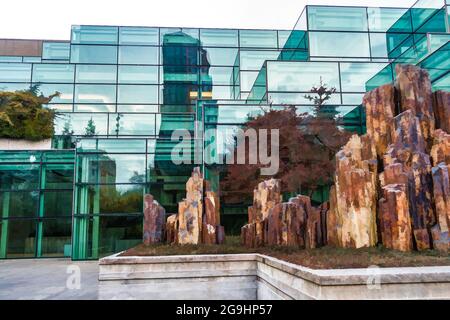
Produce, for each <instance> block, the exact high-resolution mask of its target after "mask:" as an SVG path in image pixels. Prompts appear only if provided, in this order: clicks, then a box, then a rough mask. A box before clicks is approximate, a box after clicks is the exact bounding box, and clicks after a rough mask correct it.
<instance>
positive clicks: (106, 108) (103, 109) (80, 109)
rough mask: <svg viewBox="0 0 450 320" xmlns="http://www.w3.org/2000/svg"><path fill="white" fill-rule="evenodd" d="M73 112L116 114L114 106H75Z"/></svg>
mask: <svg viewBox="0 0 450 320" xmlns="http://www.w3.org/2000/svg"><path fill="white" fill-rule="evenodd" d="M74 111H75V112H116V105H115V104H76V105H74Z"/></svg>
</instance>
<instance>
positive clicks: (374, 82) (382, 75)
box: [366, 64, 394, 91]
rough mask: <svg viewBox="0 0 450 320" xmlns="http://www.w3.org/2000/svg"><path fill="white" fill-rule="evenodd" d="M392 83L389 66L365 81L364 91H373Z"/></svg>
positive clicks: (390, 67) (390, 66)
mask: <svg viewBox="0 0 450 320" xmlns="http://www.w3.org/2000/svg"><path fill="white" fill-rule="evenodd" d="M393 81H394V80H393V75H392V65H390V64H389V65H387V66H386V67H384V68H383V69H382V70H381V71H379V72H378V73H377V74H376V75H375V76H373V77H372V78H371V79H369V80H368V81H367V83H366V91H370V90H373V89H375V88H378V87H379V86H382V85H384V84H388V83H392V82H393Z"/></svg>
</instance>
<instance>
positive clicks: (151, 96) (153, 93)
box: [117, 85, 158, 104]
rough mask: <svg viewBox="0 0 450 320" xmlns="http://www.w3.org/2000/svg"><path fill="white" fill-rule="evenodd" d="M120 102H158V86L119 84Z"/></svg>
mask: <svg viewBox="0 0 450 320" xmlns="http://www.w3.org/2000/svg"><path fill="white" fill-rule="evenodd" d="M117 90H118V93H117V94H118V99H117V101H118V103H134V104H136V103H137V104H139V103H158V86H155V85H119V86H118V89H117Z"/></svg>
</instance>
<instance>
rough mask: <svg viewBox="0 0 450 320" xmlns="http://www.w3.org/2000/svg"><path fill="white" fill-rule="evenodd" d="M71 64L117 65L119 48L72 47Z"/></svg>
mask: <svg viewBox="0 0 450 320" xmlns="http://www.w3.org/2000/svg"><path fill="white" fill-rule="evenodd" d="M70 62H71V63H102V64H116V63H117V47H116V46H87V45H72V46H71V55H70Z"/></svg>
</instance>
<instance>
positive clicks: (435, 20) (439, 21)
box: [416, 8, 447, 33]
mask: <svg viewBox="0 0 450 320" xmlns="http://www.w3.org/2000/svg"><path fill="white" fill-rule="evenodd" d="M446 20H447V12H446V10H445V8H444V9H440V10H437V11H436V12H435V13H434V14H433V15H432V16H431V17H430V18H428V20H426V21H425V22H424V23H423V24H422V25H421V26H420V27H419V28H418V29H417V31H416V32H420V33H426V32H446V30H447V25H446Z"/></svg>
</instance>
